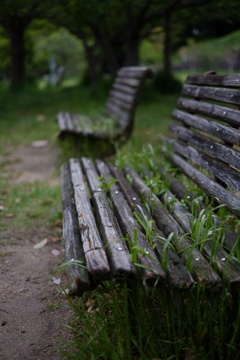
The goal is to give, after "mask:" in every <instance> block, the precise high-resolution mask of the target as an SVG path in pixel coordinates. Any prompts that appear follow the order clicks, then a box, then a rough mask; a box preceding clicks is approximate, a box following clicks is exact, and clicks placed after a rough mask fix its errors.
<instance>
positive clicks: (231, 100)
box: [182, 84, 240, 105]
mask: <svg viewBox="0 0 240 360" xmlns="http://www.w3.org/2000/svg"><path fill="white" fill-rule="evenodd" d="M182 94H183V95H186V96H192V97H193V98H195V99H207V100H213V101H220V102H225V103H228V104H235V105H239V104H240V93H239V91H237V90H232V89H222V88H213V87H207V86H196V85H186V84H185V85H183V88H182Z"/></svg>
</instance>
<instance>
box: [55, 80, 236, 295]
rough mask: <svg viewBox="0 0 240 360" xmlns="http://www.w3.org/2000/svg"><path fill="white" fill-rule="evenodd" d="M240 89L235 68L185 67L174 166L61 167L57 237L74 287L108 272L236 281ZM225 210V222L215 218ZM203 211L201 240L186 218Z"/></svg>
mask: <svg viewBox="0 0 240 360" xmlns="http://www.w3.org/2000/svg"><path fill="white" fill-rule="evenodd" d="M239 88H240V75H216V74H215V75H214V74H207V75H192V76H188V78H187V79H186V82H185V84H184V85H183V88H182V96H181V97H180V98H179V100H178V102H177V107H178V108H177V109H176V110H174V111H173V119H174V121H173V123H171V124H170V127H169V130H170V134H169V135H170V136H169V137H168V139H167V140H166V142H164V146H163V149H165V150H166V149H167V151H166V156H167V157H170V159H171V162H172V164H173V166H174V168H175V171H170V172H167V171H166V167H165V168H162V167H161V166H158V167H157V170H156V167H152V168H150V169H148V168H144V169H143V171H142V173H141V175H139V174H138V173H136V171H134V170H133V169H132V168H130V167H129V166H125V167H124V169H123V170H120V169H118V168H117V167H116V166H115V165H114V164H111V163H107V162H104V161H102V160H95V161H93V160H90V159H88V158H81V159H70V160H69V162H68V163H66V164H64V165H63V166H62V200H63V237H64V241H65V247H66V260H67V262H68V264H69V266H68V267H67V274H68V278H69V284H70V290H71V292H72V293H73V294H79V295H80V294H81V293H82V292H84V291H86V290H88V289H91V288H92V287H94V286H96V285H97V284H99V283H100V282H101V281H104V280H106V279H114V280H115V281H122V280H128V281H135V279H136V276H137V274H138V276H139V273H140V276H141V278H142V281H143V283H144V284H145V285H146V286H157V285H160V286H168V287H169V288H170V289H178V290H183V289H184V290H187V289H190V288H191V287H192V286H193V285H194V286H196V285H197V286H200V287H205V288H206V289H209V290H212V291H216V290H218V289H220V288H221V287H222V286H229V287H230V289H231V290H235V289H239V284H240V266H239V258H238V253H239V244H238V243H239V242H238V234H239V220H238V219H239V216H240V195H239V194H240V172H239V170H240V152H239V146H240V131H239V130H238V128H239V126H240V110H239V106H240V89H239ZM169 146H170V150H169ZM113 178H114V179H117V182H114V181H113V180H112V179H113ZM129 179H130V181H129ZM153 179H154V181H155V182H156V181H157V180H156V179H158V184H159V185H158V187H159V188H160V189H159V190H158V193H157V194H155V193H154V192H153V191H152V190H151V180H153ZM192 182H193V183H192ZM147 184H148V185H149V186H148V185H147ZM189 184H191V191H190V190H189ZM192 188H196V190H194V191H193V190H192ZM164 189H165V190H164ZM199 189H201V191H202V194H203V195H204V196H203V197H204V198H205V197H206V199H211V201H210V202H209V203H208V204H205V203H204V201H202V199H199V191H200V190H199ZM163 190H164V191H163ZM205 195H206V196H205ZM146 204H147V205H146ZM191 204H195V214H194V215H193V214H192V213H190V208H191ZM217 208H218V210H217ZM149 209H151V211H150V212H149ZM223 209H224V211H226V214H227V215H226V217H225V220H226V222H225V221H224V222H223V221H222V220H220V218H219V211H223ZM150 213H151V214H152V215H151V214H150ZM205 215H206V216H205ZM194 216H195V217H194ZM204 218H205V219H208V221H209V219H210V220H211V224H212V225H211V226H210V228H209V229H210V230H208V232H207V233H206V234H204V232H203V233H202V234H200V239H197V238H195V237H194V233H193V227H192V225H191V224H193V223H194V221H195V224H196V225H197V222H198V221H200V222H201V221H203V220H204ZM229 219H230V220H231V221H232V224H233V228H232V227H231V226H230V225H229V224H228V223H227V220H229ZM137 220H138V221H137ZM151 220H153V221H151ZM151 227H152V229H151ZM203 228H204V227H203ZM203 228H202V229H203ZM220 228H221V229H222V233H221V232H220V231H219V230H218V229H220ZM144 229H145V230H144ZM149 231H150V235H149ZM237 232H238V234H237ZM218 236H219V239H218V238H217V237H218ZM76 260H77V261H76Z"/></svg>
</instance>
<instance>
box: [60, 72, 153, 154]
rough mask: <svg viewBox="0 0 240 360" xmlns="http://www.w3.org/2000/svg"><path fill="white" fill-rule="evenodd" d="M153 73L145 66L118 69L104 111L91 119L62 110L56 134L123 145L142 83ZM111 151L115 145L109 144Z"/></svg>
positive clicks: (128, 132)
mask: <svg viewBox="0 0 240 360" xmlns="http://www.w3.org/2000/svg"><path fill="white" fill-rule="evenodd" d="M152 76H153V73H152V71H151V70H150V69H149V68H147V67H134V66H132V67H123V68H121V69H120V70H119V71H118V73H117V76H116V79H115V81H114V83H113V86H112V89H111V91H110V93H109V97H108V99H107V102H106V106H105V111H104V114H103V115H101V116H99V117H97V118H95V119H91V118H90V117H88V116H86V115H78V114H71V113H69V112H64V111H61V112H59V114H58V115H57V122H58V126H59V130H60V132H59V135H58V137H59V138H60V139H64V138H65V137H66V136H72V137H74V138H75V139H76V141H77V142H80V141H81V139H83V138H87V139H89V140H91V139H92V140H101V141H105V142H108V143H111V144H113V145H114V144H115V143H116V144H117V145H118V146H120V145H122V144H123V143H125V142H126V141H127V140H128V139H129V137H130V136H131V134H132V131H133V128H134V118H135V111H136V107H137V102H138V99H139V94H140V91H141V89H142V87H143V84H144V82H145V80H146V79H147V78H150V77H152ZM110 152H114V146H111V150H110Z"/></svg>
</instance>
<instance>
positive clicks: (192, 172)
mask: <svg viewBox="0 0 240 360" xmlns="http://www.w3.org/2000/svg"><path fill="white" fill-rule="evenodd" d="M171 160H172V161H173V163H174V164H175V166H177V167H179V168H181V169H182V171H183V172H184V173H185V174H186V175H187V176H188V177H190V178H191V179H192V180H193V181H194V182H195V183H196V184H197V185H198V186H199V187H200V188H201V189H203V190H204V191H205V192H206V194H207V195H209V196H214V197H216V198H217V199H219V200H220V201H221V202H222V203H223V204H226V205H229V206H230V207H228V209H229V211H230V212H233V213H234V214H237V216H240V210H238V209H240V199H239V198H238V197H236V196H234V195H232V194H231V193H230V192H229V191H227V190H226V189H225V188H223V187H222V186H221V185H219V184H218V183H217V182H215V181H214V180H212V179H209V178H208V177H207V176H206V175H204V174H203V173H202V172H201V171H199V170H197V169H195V168H194V167H193V166H192V165H190V164H189V163H188V162H187V161H185V160H184V159H182V158H181V157H180V156H178V155H176V154H171Z"/></svg>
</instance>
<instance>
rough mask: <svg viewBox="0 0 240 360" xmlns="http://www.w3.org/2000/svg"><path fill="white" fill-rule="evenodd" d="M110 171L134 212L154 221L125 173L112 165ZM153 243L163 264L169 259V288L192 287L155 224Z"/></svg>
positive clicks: (182, 266)
mask: <svg viewBox="0 0 240 360" xmlns="http://www.w3.org/2000/svg"><path fill="white" fill-rule="evenodd" d="M110 169H111V171H112V173H113V175H114V177H115V178H117V179H118V184H119V186H120V188H121V190H122V192H123V193H124V196H125V197H126V199H127V201H128V204H129V205H130V206H131V208H132V209H133V210H134V212H136V213H137V214H138V215H139V216H140V217H141V216H142V212H143V213H144V215H145V217H146V218H147V220H148V221H153V219H152V217H151V216H150V214H149V213H148V211H147V210H146V208H145V207H144V206H143V204H142V202H141V201H140V197H139V196H138V194H137V193H136V192H135V191H134V190H133V188H132V187H131V186H130V184H129V183H128V181H127V180H126V178H125V177H124V175H123V173H122V172H121V171H120V170H119V169H118V168H117V167H115V166H112V165H110ZM140 209H141V210H140ZM160 239H161V241H160ZM153 242H154V245H155V246H156V250H157V252H158V255H159V257H160V260H161V261H162V263H164V261H165V260H166V259H167V280H168V284H169V286H170V287H171V288H178V289H187V288H189V287H191V285H192V284H193V282H194V280H193V278H192V276H191V274H190V273H189V271H188V270H187V268H186V267H185V266H184V265H183V263H182V261H181V259H180V258H179V257H178V256H177V254H176V253H175V252H173V251H172V250H171V249H166V250H164V242H166V238H165V237H164V234H163V233H162V231H160V230H159V229H158V228H157V227H156V224H155V222H153Z"/></svg>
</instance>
